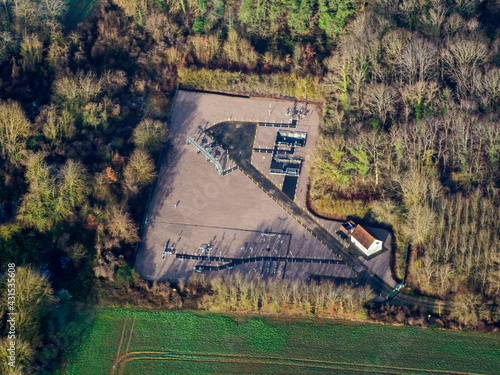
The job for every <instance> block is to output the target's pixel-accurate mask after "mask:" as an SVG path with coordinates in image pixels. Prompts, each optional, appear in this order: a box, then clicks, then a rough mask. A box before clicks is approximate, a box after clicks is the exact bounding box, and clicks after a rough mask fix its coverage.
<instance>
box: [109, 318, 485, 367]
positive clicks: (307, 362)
mask: <svg viewBox="0 0 500 375" xmlns="http://www.w3.org/2000/svg"><path fill="white" fill-rule="evenodd" d="M134 321H135V319H133V320H132V325H131V328H130V331H129V335H128V339H127V344H126V350H125V353H124V354H123V355H121V356H118V357H117V358H116V359H115V361H114V364H113V368H112V372H111V375H113V374H115V372H116V373H117V374H118V375H123V372H124V369H125V366H126V365H127V364H128V363H130V362H133V361H139V360H154V361H187V362H213V363H235V364H238V363H241V364H259V365H270V366H287V367H303V368H311V369H324V370H338V371H349V372H363V373H373V374H387V375H408V374H416V373H420V374H453V375H480V374H475V373H469V372H457V371H444V370H429V369H417V368H406V367H394V366H382V365H368V364H357V363H350V362H334V361H324V360H313V359H304V358H282V357H273V356H255V355H242V354H209V353H190V352H179V351H174V350H168V351H163V352H155V351H144V352H129V351H128V348H129V346H130V340H131V337H132V332H133V326H134ZM125 326H126V319H125V321H124V326H123V328H122V335H121V338H120V342H119V343H120V346H119V348H118V353H119V352H120V349H121V344H122V343H123V337H124V333H125V329H124V327H125ZM116 370H117V371H116Z"/></svg>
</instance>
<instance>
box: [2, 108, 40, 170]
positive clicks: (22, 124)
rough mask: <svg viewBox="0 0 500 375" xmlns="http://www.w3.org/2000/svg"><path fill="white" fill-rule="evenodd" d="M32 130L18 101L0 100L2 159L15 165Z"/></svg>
mask: <svg viewBox="0 0 500 375" xmlns="http://www.w3.org/2000/svg"><path fill="white" fill-rule="evenodd" d="M32 131H33V130H32V125H31V123H30V122H29V121H28V119H27V118H26V116H25V114H24V110H23V109H22V108H21V106H20V105H19V103H17V102H14V101H11V100H9V101H7V102H0V155H1V156H2V157H3V158H4V159H7V160H8V161H9V162H10V163H12V164H13V165H17V164H18V163H19V162H20V161H21V158H22V155H23V153H24V152H25V142H26V139H27V138H28V136H30V135H31V133H32Z"/></svg>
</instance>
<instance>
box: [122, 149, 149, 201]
mask: <svg viewBox="0 0 500 375" xmlns="http://www.w3.org/2000/svg"><path fill="white" fill-rule="evenodd" d="M155 176H156V172H155V164H154V162H153V159H152V158H151V156H150V155H149V154H148V153H147V152H145V151H143V150H140V149H136V150H135V151H134V152H133V154H132V155H131V156H130V158H129V162H128V163H127V165H126V166H125V168H124V170H123V177H124V180H123V186H124V189H125V190H126V191H128V192H131V193H133V194H135V193H137V191H138V190H139V188H141V187H143V186H146V185H149V184H150V183H151V182H153V179H154V178H155Z"/></svg>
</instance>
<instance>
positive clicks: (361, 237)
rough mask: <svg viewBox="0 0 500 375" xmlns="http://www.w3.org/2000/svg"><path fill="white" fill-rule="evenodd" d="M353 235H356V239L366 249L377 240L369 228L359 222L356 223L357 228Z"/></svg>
mask: <svg viewBox="0 0 500 375" xmlns="http://www.w3.org/2000/svg"><path fill="white" fill-rule="evenodd" d="M351 237H354V238H355V239H356V241H358V242H359V243H360V244H361V245H363V246H364V247H365V249H368V248H369V247H370V246H371V245H372V244H373V242H374V241H375V240H376V238H375V237H374V236H373V235H372V234H371V233H370V232H369V231H368V229H366V228H363V227H362V226H361V225H359V224H358V225H356V228H354V231H353V232H352V234H351Z"/></svg>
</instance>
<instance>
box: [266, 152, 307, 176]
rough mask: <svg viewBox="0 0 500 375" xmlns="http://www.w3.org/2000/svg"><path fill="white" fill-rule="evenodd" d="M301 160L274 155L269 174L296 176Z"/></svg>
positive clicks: (298, 172)
mask: <svg viewBox="0 0 500 375" xmlns="http://www.w3.org/2000/svg"><path fill="white" fill-rule="evenodd" d="M301 163H302V160H301V159H300V158H297V157H286V156H279V155H274V156H273V160H272V162H271V167H270V168H269V173H270V174H281V175H288V176H298V175H299V174H300V166H301Z"/></svg>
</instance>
